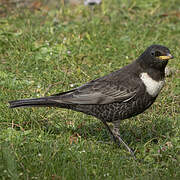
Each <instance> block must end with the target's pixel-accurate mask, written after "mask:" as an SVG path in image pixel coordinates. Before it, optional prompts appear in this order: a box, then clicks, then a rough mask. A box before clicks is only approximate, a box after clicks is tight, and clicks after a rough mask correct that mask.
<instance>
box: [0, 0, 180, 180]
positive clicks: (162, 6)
mask: <svg viewBox="0 0 180 180" xmlns="http://www.w3.org/2000/svg"><path fill="white" fill-rule="evenodd" d="M60 7H61V6H60ZM179 7H180V2H179V0H172V1H163V0H161V1H158V0H148V1H142V0H137V1H128V0H122V1H117V0H104V1H103V3H102V4H101V6H99V7H96V8H94V9H91V8H88V7H84V6H83V5H78V6H71V5H66V6H64V7H61V8H59V9H54V8H52V9H51V8H49V10H48V11H47V9H46V8H42V9H41V11H38V10H34V11H32V10H27V9H25V10H23V11H17V12H13V13H10V12H9V14H7V16H4V17H1V18H0V129H1V130H0V179H13V180H14V179H63V180H65V179H66V180H70V179H179V178H180V166H179V164H180V130H179V129H180V113H179V100H180V97H179V95H180V88H179V87H180V80H179V68H180V65H179V56H180V51H179V47H180V8H179ZM151 44H162V45H165V46H167V47H169V48H170V50H171V51H172V54H173V55H174V56H175V59H173V60H172V61H170V62H169V64H168V66H169V67H170V68H172V69H173V74H172V75H171V76H170V77H167V78H166V85H165V87H164V89H163V90H162V92H161V94H160V95H159V97H158V99H157V100H156V102H155V103H154V104H153V106H152V107H151V108H149V109H148V110H147V111H146V112H145V113H143V114H141V115H139V116H137V117H135V118H131V119H129V120H126V121H123V122H122V124H121V127H120V132H121V134H122V137H123V139H124V140H125V141H126V142H127V143H128V144H129V146H130V147H131V148H133V149H134V150H135V153H136V157H137V161H134V160H133V159H132V158H131V156H130V155H129V153H128V152H127V151H126V149H124V147H123V146H122V147H121V148H118V147H117V146H116V145H115V144H114V143H112V142H111V138H110V137H109V134H108V132H107V131H106V129H105V128H104V126H103V124H102V123H101V122H100V121H99V120H97V119H95V118H93V117H91V116H87V115H84V114H82V113H77V112H73V111H68V110H64V109H56V108H25V109H9V108H8V103H7V102H8V101H9V100H15V99H21V98H30V97H40V96H44V95H50V94H54V93H58V92H62V91H66V90H69V89H71V88H72V87H78V86H80V85H82V84H83V83H85V82H87V81H89V80H92V79H94V78H97V77H100V76H103V75H105V74H108V73H110V72H112V71H115V70H117V69H119V68H121V67H122V66H124V65H127V64H128V63H130V62H132V60H134V59H135V58H137V57H138V56H139V55H140V54H141V53H142V52H143V51H144V50H145V48H146V47H148V46H149V45H151ZM100 141H104V142H107V143H101V142H100Z"/></svg>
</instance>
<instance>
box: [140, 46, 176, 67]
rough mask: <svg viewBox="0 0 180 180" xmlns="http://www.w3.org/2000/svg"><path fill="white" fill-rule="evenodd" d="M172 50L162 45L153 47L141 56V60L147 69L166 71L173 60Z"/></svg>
mask: <svg viewBox="0 0 180 180" xmlns="http://www.w3.org/2000/svg"><path fill="white" fill-rule="evenodd" d="M173 58H174V57H173V56H172V55H171V53H170V50H169V49H168V48H167V47H165V46H161V45H151V46H150V47H148V48H147V49H146V50H145V51H144V53H143V54H142V55H141V56H140V58H139V60H140V62H141V64H143V66H145V67H147V68H156V69H159V70H164V69H165V67H166V65H167V63H168V60H169V59H173Z"/></svg>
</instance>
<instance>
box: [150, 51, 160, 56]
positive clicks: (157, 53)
mask: <svg viewBox="0 0 180 180" xmlns="http://www.w3.org/2000/svg"><path fill="white" fill-rule="evenodd" d="M151 55H152V56H155V57H159V56H161V52H160V51H153V52H151Z"/></svg>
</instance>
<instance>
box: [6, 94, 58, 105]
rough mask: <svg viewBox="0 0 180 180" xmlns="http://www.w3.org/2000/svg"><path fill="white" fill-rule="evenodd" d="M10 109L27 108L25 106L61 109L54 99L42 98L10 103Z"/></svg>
mask: <svg viewBox="0 0 180 180" xmlns="http://www.w3.org/2000/svg"><path fill="white" fill-rule="evenodd" d="M9 104H10V106H9V107H10V108H16V107H25V106H41V107H42V106H44V107H48V106H54V107H59V106H60V103H57V102H56V101H53V97H52V96H51V97H42V98H34V99H22V100H16V101H9Z"/></svg>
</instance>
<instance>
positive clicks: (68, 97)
mask: <svg viewBox="0 0 180 180" xmlns="http://www.w3.org/2000/svg"><path fill="white" fill-rule="evenodd" d="M123 84H124V83H123ZM126 84H127V83H126ZM137 90H138V87H134V86H133V88H128V87H125V86H122V85H121V83H116V84H115V83H113V82H111V81H105V80H98V81H96V80H94V81H91V82H89V83H87V84H85V85H83V86H81V87H79V88H77V89H74V90H71V91H69V92H67V93H62V94H61V93H60V94H57V95H56V98H54V99H53V100H54V101H56V102H59V103H67V104H109V103H113V102H123V101H124V102H127V101H129V100H130V99H132V98H134V97H135V96H136V93H137Z"/></svg>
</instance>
